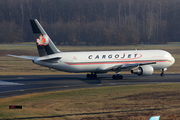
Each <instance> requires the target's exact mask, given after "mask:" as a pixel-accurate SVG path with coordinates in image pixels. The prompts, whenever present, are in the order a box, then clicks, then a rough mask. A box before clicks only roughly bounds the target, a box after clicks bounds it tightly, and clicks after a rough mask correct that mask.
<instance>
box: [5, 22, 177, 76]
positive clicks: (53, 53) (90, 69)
mask: <svg viewBox="0 0 180 120" xmlns="http://www.w3.org/2000/svg"><path fill="white" fill-rule="evenodd" d="M30 23H31V27H32V30H33V33H34V37H35V39H36V45H37V50H38V52H39V57H34V56H24V55H22V56H16V55H8V56H13V57H18V58H24V59H29V60H32V61H33V63H35V64H38V65H41V66H45V67H48V68H53V69H56V70H60V71H65V72H72V73H80V72H87V73H91V74H87V75H86V77H87V78H96V77H97V74H98V73H107V72H109V71H114V72H116V74H115V75H113V76H112V79H123V76H122V75H120V72H121V71H125V70H126V71H127V70H129V71H131V73H133V74H137V75H139V76H146V75H152V74H153V72H154V70H156V69H160V70H162V72H161V74H160V75H161V76H164V71H165V70H167V68H168V67H170V66H171V65H173V64H174V62H175V59H174V58H173V57H172V55H171V54H170V53H169V52H167V51H164V50H125V51H89V52H61V51H59V50H58V49H57V47H56V46H55V45H54V43H53V41H52V40H51V39H50V37H49V36H48V34H47V33H46V32H45V30H44V29H43V27H42V26H41V25H40V23H39V22H38V20H37V19H35V20H30Z"/></svg>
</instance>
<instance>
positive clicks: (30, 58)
mask: <svg viewBox="0 0 180 120" xmlns="http://www.w3.org/2000/svg"><path fill="white" fill-rule="evenodd" d="M7 56H11V57H17V58H23V59H28V60H34V59H36V58H38V57H35V56H24V55H21V56H17V55H10V54H7Z"/></svg>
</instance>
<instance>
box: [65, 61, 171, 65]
mask: <svg viewBox="0 0 180 120" xmlns="http://www.w3.org/2000/svg"><path fill="white" fill-rule="evenodd" d="M150 62H169V61H137V62H99V63H98V62H94V63H67V62H64V63H65V64H68V65H98V64H99V65H101V64H135V63H150Z"/></svg>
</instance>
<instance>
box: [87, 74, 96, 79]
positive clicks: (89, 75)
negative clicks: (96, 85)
mask: <svg viewBox="0 0 180 120" xmlns="http://www.w3.org/2000/svg"><path fill="white" fill-rule="evenodd" d="M86 77H87V78H91V79H92V78H93V79H95V78H97V75H96V73H91V74H87V75H86Z"/></svg>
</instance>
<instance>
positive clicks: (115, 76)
mask: <svg viewBox="0 0 180 120" xmlns="http://www.w3.org/2000/svg"><path fill="white" fill-rule="evenodd" d="M112 79H113V80H122V79H123V76H122V75H119V74H117V75H113V76H112Z"/></svg>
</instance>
